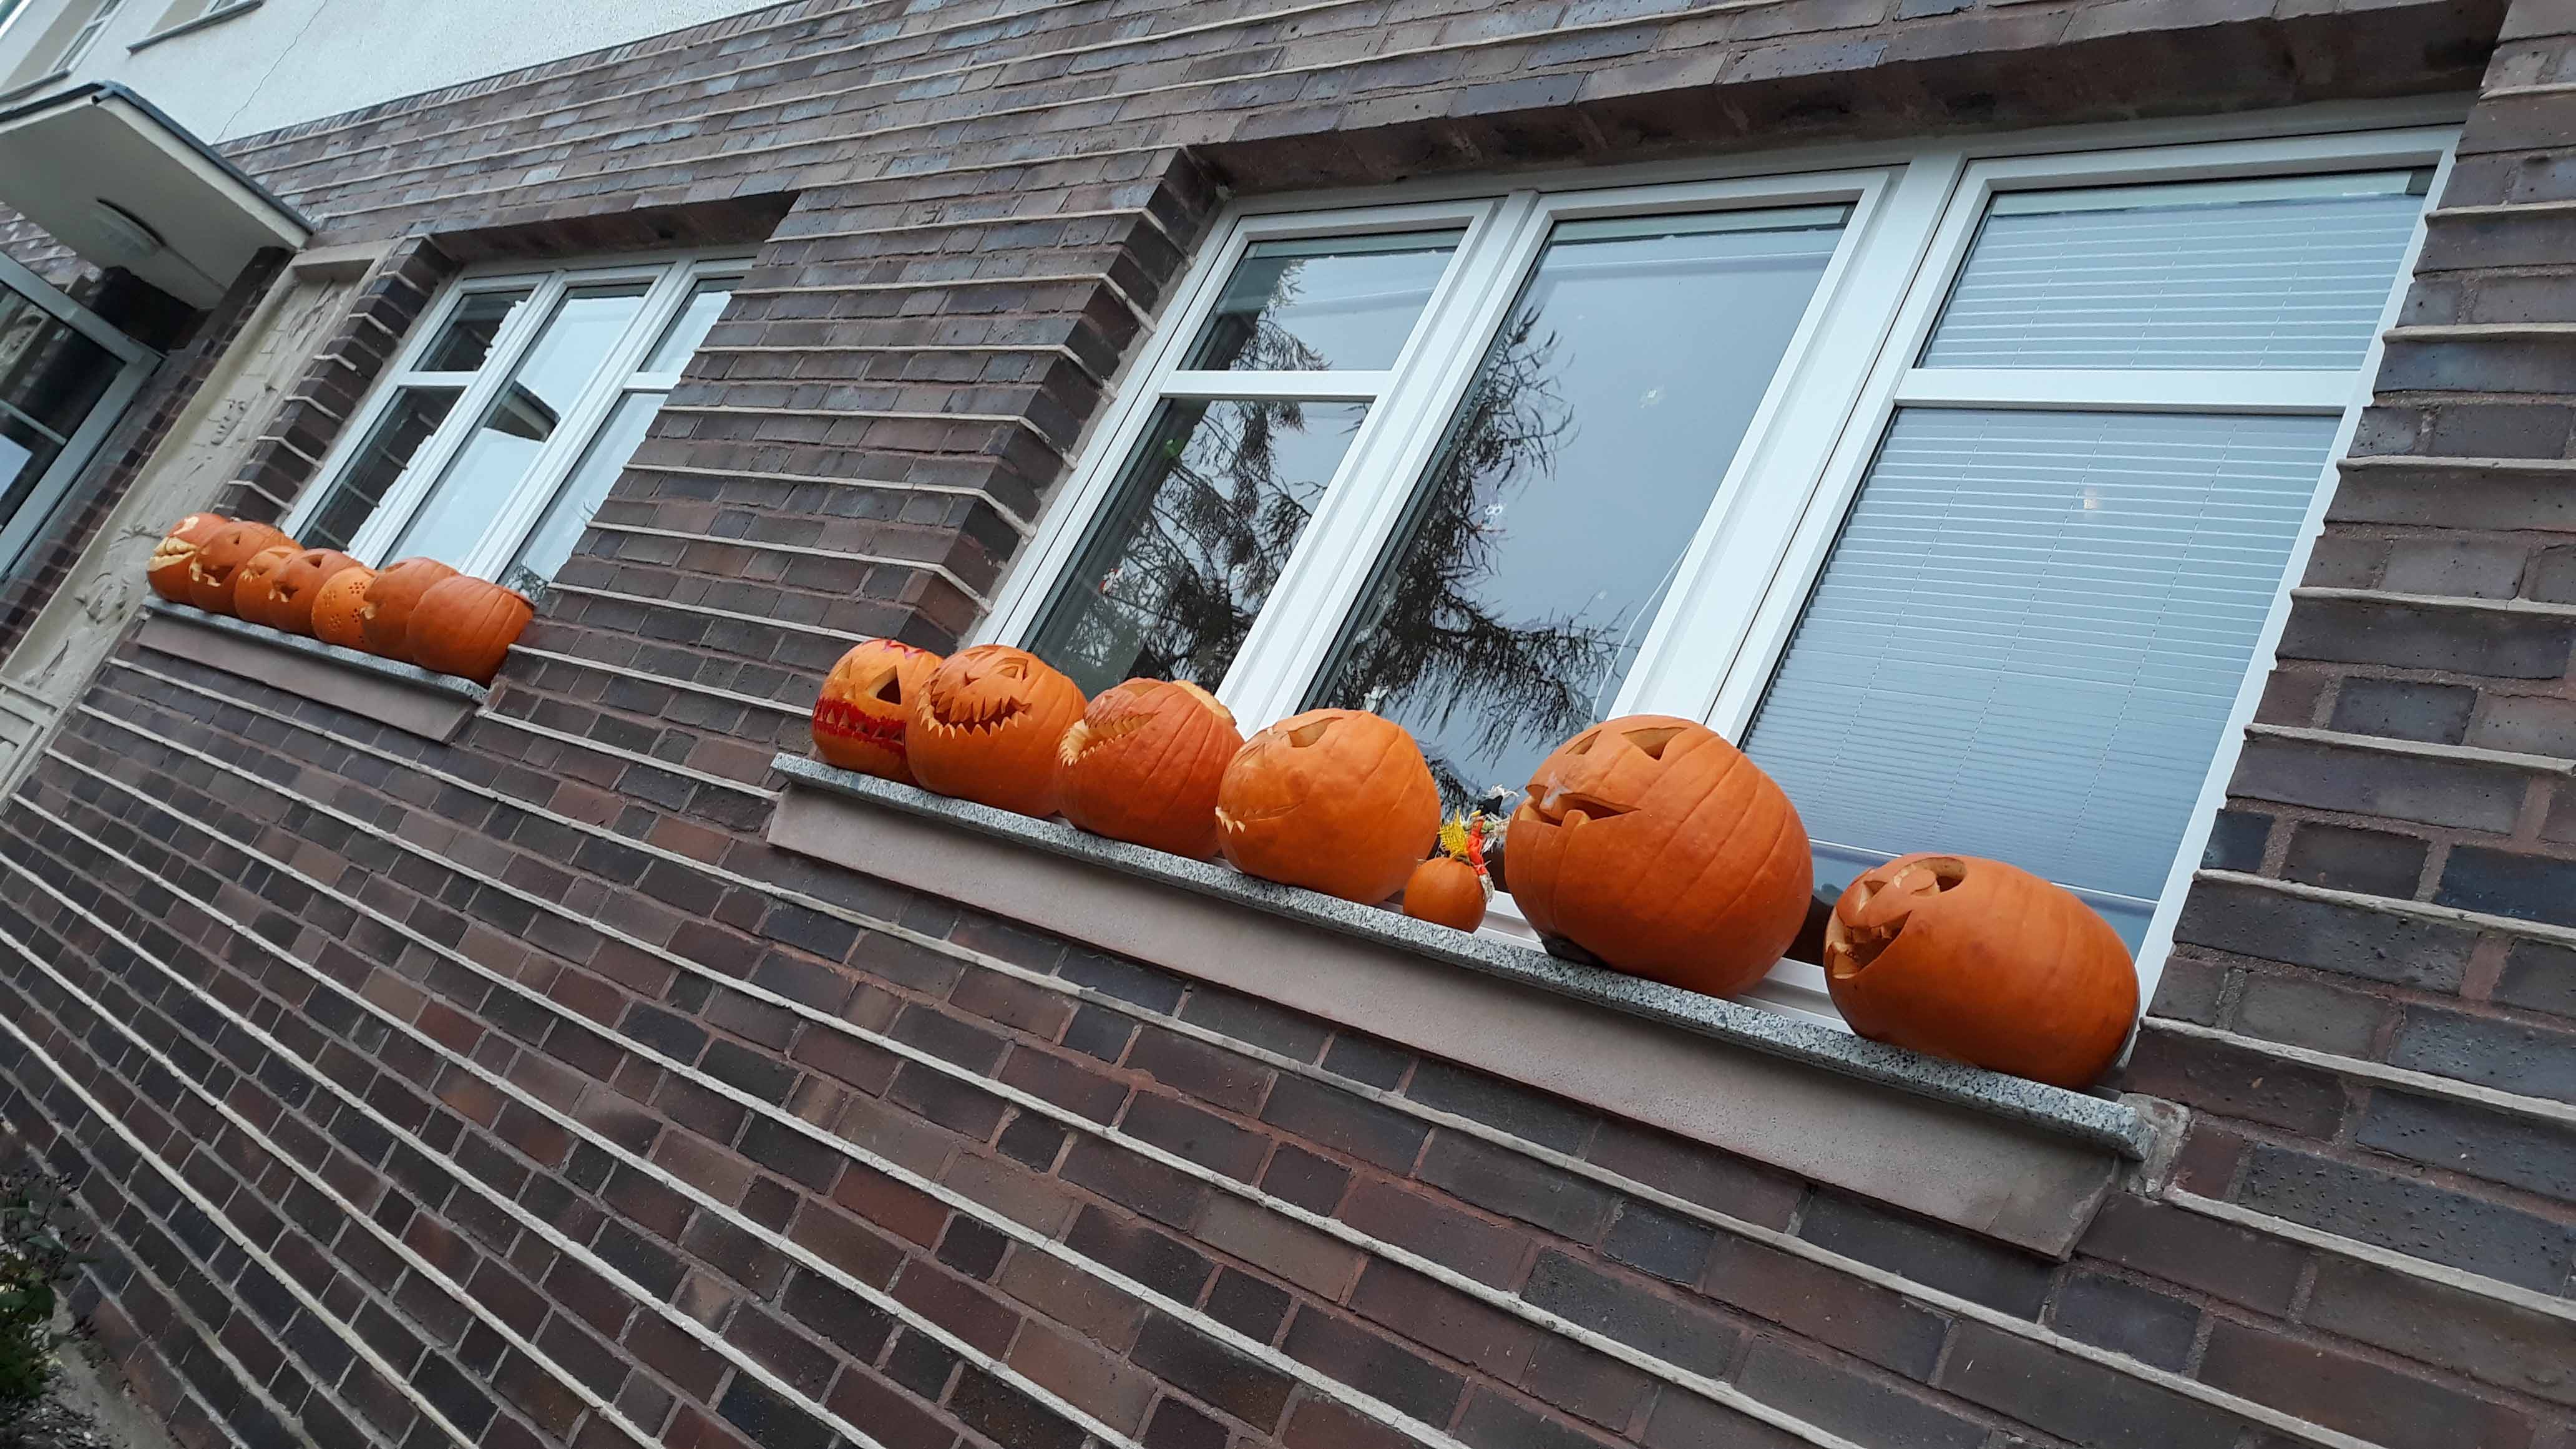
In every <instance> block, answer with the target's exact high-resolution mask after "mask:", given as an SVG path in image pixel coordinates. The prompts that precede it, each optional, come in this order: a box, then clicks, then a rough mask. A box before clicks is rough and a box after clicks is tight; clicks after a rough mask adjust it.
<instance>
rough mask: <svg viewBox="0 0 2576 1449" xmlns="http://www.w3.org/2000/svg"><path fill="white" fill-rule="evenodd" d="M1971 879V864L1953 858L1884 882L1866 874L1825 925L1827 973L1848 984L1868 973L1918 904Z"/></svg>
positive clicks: (1923, 863) (1930, 861) (1916, 866)
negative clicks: (1862, 973)
mask: <svg viewBox="0 0 2576 1449" xmlns="http://www.w3.org/2000/svg"><path fill="white" fill-rule="evenodd" d="M1967 878H1968V866H1967V862H1965V861H1963V860H1960V859H1958V858H1957V857H1956V856H1948V855H1936V856H1931V857H1928V858H1926V859H1923V860H1918V861H1916V862H1914V863H1913V864H1911V865H1909V866H1907V867H1906V868H1905V869H1903V870H1901V871H1898V872H1897V873H1896V874H1895V875H1894V876H1893V877H1891V878H1890V879H1887V880H1884V881H1879V882H1875V883H1873V882H1872V881H1871V880H1870V878H1869V877H1868V876H1866V875H1864V876H1862V877H1861V878H1860V879H1859V880H1857V881H1855V882H1853V883H1852V884H1853V894H1852V896H1851V897H1850V898H1849V899H1846V900H1845V901H1843V902H1842V903H1841V904H1840V905H1837V906H1836V907H1835V908H1834V913H1833V916H1832V917H1831V918H1830V919H1829V920H1827V921H1826V922H1825V969H1826V970H1827V971H1828V972H1830V973H1831V974H1832V975H1833V976H1834V977H1835V978H1836V979H1837V980H1844V981H1848V980H1850V979H1851V978H1852V977H1854V976H1857V975H1859V974H1860V973H1861V972H1863V971H1866V970H1868V969H1869V965H1870V963H1871V962H1873V961H1875V960H1877V959H1878V958H1879V955H1880V953H1882V952H1884V951H1885V950H1886V949H1887V948H1888V947H1890V946H1893V945H1895V944H1896V938H1897V937H1898V936H1900V935H1903V934H1904V932H1905V926H1906V923H1907V922H1909V921H1911V920H1912V919H1913V918H1914V908H1915V907H1916V906H1919V905H1921V904H1923V903H1924V902H1925V901H1927V900H1930V899H1931V898H1932V897H1934V896H1937V895H1939V894H1941V893H1942V892H1943V891H1946V890H1949V889H1951V888H1952V887H1954V886H1956V885H1958V884H1959V883H1960V882H1961V881H1964V880H1966V879H1967Z"/></svg>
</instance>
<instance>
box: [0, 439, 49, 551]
mask: <svg viewBox="0 0 2576 1449" xmlns="http://www.w3.org/2000/svg"><path fill="white" fill-rule="evenodd" d="M62 451H63V440H62V439H60V438H57V437H55V436H53V435H52V434H50V433H48V432H46V431H45V430H44V429H42V428H39V427H36V426H35V425H34V424H32V423H29V422H28V421H27V420H26V419H25V418H22V417H20V416H18V415H17V414H16V413H13V412H8V411H5V410H0V528H5V527H7V526H8V525H9V524H10V523H11V522H12V521H13V520H14V519H15V518H16V516H17V513H18V505H20V504H22V503H24V502H26V501H27V495H29V494H31V493H33V492H35V491H36V484H37V483H39V482H40V481H42V480H43V478H44V476H45V470H46V469H48V468H51V467H52V466H54V459H55V458H57V457H59V456H61V454H62Z"/></svg>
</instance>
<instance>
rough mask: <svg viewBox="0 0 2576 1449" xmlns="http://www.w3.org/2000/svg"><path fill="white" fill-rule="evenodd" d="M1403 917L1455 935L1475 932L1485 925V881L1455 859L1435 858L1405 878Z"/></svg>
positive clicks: (1416, 868) (1465, 864) (1441, 856)
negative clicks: (1442, 928)
mask: <svg viewBox="0 0 2576 1449" xmlns="http://www.w3.org/2000/svg"><path fill="white" fill-rule="evenodd" d="M1404 913H1405V914H1406V915H1408V916H1411V917H1413V918H1414V919H1415V920H1417V921H1429V922H1430V923H1431V924H1433V925H1435V926H1447V927H1448V928H1449V929H1451V930H1453V931H1472V930H1474V929H1476V928H1477V927H1478V926H1481V925H1483V924H1485V878H1484V877H1483V876H1481V875H1478V874H1477V873H1476V868H1475V867H1474V866H1472V865H1469V864H1468V863H1467V862H1465V861H1463V860H1460V859H1459V858H1458V857H1456V856H1454V855H1435V856H1433V857H1431V858H1430V859H1429V860H1426V861H1424V862H1423V863H1422V864H1420V865H1417V866H1415V867H1414V868H1413V874H1412V875H1410V876H1408V877H1406V878H1405V882H1404Z"/></svg>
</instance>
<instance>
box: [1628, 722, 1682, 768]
mask: <svg viewBox="0 0 2576 1449" xmlns="http://www.w3.org/2000/svg"><path fill="white" fill-rule="evenodd" d="M1680 733H1681V729H1680V727H1679V726H1677V725H1661V726H1657V727H1656V728H1654V729H1643V730H1630V731H1628V732H1627V734H1626V735H1624V736H1623V737H1622V738H1624V739H1626V740H1627V741H1628V743H1629V744H1631V745H1634V746H1635V747H1637V748H1638V749H1640V750H1643V751H1644V752H1645V753H1646V754H1647V755H1648V756H1649V757H1651V758H1653V759H1658V760H1660V759H1662V758H1663V757H1664V746H1666V745H1669V744H1671V743H1672V742H1673V736H1675V735H1678V734H1680Z"/></svg>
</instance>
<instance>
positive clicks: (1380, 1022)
mask: <svg viewBox="0 0 2576 1449" xmlns="http://www.w3.org/2000/svg"><path fill="white" fill-rule="evenodd" d="M773 765H774V767H775V768H776V769H777V770H778V772H779V773H780V774H782V775H784V776H785V777H786V779H787V787H788V788H787V789H786V791H785V792H784V793H783V794H782V795H781V797H780V800H779V803H778V808H777V810H776V811H775V812H774V813H773V814H772V815H771V817H770V822H769V829H768V839H769V841H770V843H771V844H772V845H775V846H777V847H778V848H780V849H782V850H790V851H794V852H797V853H799V854H802V855H809V856H813V857H816V858H819V859H822V860H827V861H831V862H833V863H835V864H838V865H842V866H845V867H848V868H849V869H852V870H856V871H859V872H861V873H863V874H867V875H871V876H875V877H878V878H880V879H883V880H888V881H892V882H894V883H896V884H898V885H903V886H908V887H911V888H914V889H917V890H922V891H925V892H929V893H932V894H935V895H938V896H941V897H944V898H946V899H949V900H953V901H956V902H959V903H961V904H964V905H967V906H971V907H973V908H975V909H978V910H982V911H988V912H991V913H993V914H995V915H999V916H1004V917H1007V918H1010V919H1013V920H1017V921H1021V922H1023V923H1026V924H1028V925H1031V926H1035V927H1037V928H1039V929H1042V930H1046V931H1049V932H1052V933H1055V934H1057V935H1062V936H1067V937H1071V938H1073V939H1076V940H1079V941H1083V942H1085V943H1087V944H1089V945H1092V946H1096V947H1099V948H1101V949H1103V950H1108V951H1114V952H1118V953H1120V954H1122V955H1127V956H1132V957H1135V958H1137V959H1139V960H1144V961H1149V962H1152V963H1154V964H1155V965H1158V966H1162V967H1164V968H1166V969H1168V970H1172V971H1176V972H1179V973H1181V974H1184V975H1188V976H1193V977H1197V978H1199V979H1202V980H1206V981H1211V982H1215V983H1217V984H1220V985H1223V986H1226V987H1229V988H1231V989H1233V990H1237V991H1242V992H1247V993H1249V994H1252V995H1255V996H1260V997H1263V998H1266V999H1268V1000H1271V1001H1275V1002H1277V1003H1279V1004H1281V1005H1283V1006H1287V1007H1290V1008H1293V1009H1295V1010H1298V1011H1303V1012H1306V1013H1308V1014H1310V1015H1313V1016H1318V1017H1321V1018H1324V1019H1325V1020H1328V1021H1332V1022H1336V1023H1338V1024H1341V1025H1345V1026H1349V1027H1353V1028H1356V1029H1358V1030H1362V1031H1367V1032H1370V1033H1373V1034H1375V1035H1377V1036H1380V1037H1385V1038H1388V1039H1390V1040H1393V1041H1396V1042H1400V1043H1402V1044H1404V1045H1406V1046H1408V1047H1412V1048H1414V1049H1415V1050H1418V1051H1424V1052H1429V1053H1431V1054H1433V1055H1436V1056H1441V1057H1446V1058H1448V1059H1450V1060H1452V1061H1456V1062H1460V1063H1463V1064H1465V1065H1468V1066H1471V1067H1475V1068H1478V1069H1481V1070H1483V1071H1487V1072H1490V1073H1493V1074H1494V1075H1496V1076H1500V1077H1505V1078H1508V1079H1510V1080H1513V1081H1516V1082H1520V1083H1522V1084H1524V1085H1527V1086H1531V1087H1535V1088H1538V1089H1540V1090H1542V1091H1547V1092H1553V1093H1556V1094H1558V1095H1561V1096H1565V1097H1569V1098H1572V1099H1574V1100H1576V1101H1580V1102H1584V1103H1586V1104H1588V1105H1590V1106H1593V1107H1596V1108H1599V1109H1601V1110H1603V1111H1606V1112H1611V1113H1614V1114H1616V1115H1619V1116H1622V1117H1625V1118H1628V1119H1631V1120H1634V1121H1638V1122H1643V1123H1647V1124H1649V1125H1652V1126H1656V1127H1660V1128H1663V1129H1665V1130H1667V1131H1670V1132H1674V1133H1678V1134H1680V1135H1682V1136H1684V1137H1688V1138H1692V1139H1694V1140H1696V1141H1700V1142H1704V1143H1707V1144H1709V1145H1711V1146H1714V1147H1718V1148H1721V1149H1723V1150H1725V1151H1728V1152H1733V1153H1738V1154H1741V1155H1743V1156H1746V1157H1750V1158H1754V1159H1757V1160H1759V1161H1763V1162H1768V1163H1770V1164H1772V1165H1774V1166H1777V1167H1780V1168H1783V1169H1785V1170H1787V1171H1790V1172H1794V1173H1798V1174H1800V1175H1802V1176H1806V1177H1810V1178H1813V1179H1815V1180H1818V1181H1822V1182H1827V1183H1831V1184H1834V1185H1836V1186H1838V1187H1843V1188H1847V1189H1849V1190H1852V1191H1855V1192H1859V1193H1863V1194H1866V1195H1868V1196H1870V1197H1874V1198H1877V1199H1879V1200H1880V1201H1883V1202H1888V1203H1892V1204H1895V1205H1897V1206H1900V1207H1904V1208H1907V1209H1910V1210H1912V1211H1915V1212H1919V1213H1922V1214H1924V1215H1926V1216H1928V1217H1933V1218H1938V1219H1940V1220H1942V1221H1945V1222H1950V1223H1955V1224H1958V1225H1960V1226H1963V1227H1967V1228H1970V1229H1973V1230H1975V1231H1978V1232H1982V1233H1986V1234H1988V1235H1990V1236H1993V1237H1996V1238H2000V1239H2002V1240H2004V1241H2007V1242H2011V1243H2015V1244H2018V1245H2020V1246H2022V1247H2025V1248H2030V1249H2033V1250H2036V1251H2039V1252H2045V1253H2050V1254H2054V1255H2058V1256H2063V1255H2064V1254H2066V1253H2067V1252H2069V1251H2071V1250H2072V1248H2073V1246H2074V1244H2075V1241H2076V1239H2077V1238H2078V1237H2079V1236H2081V1234H2082V1233H2083V1230H2084V1227H2085V1225H2086V1224H2087V1223H2089V1222H2090V1221H2091V1220H2092V1216H2093V1213H2094V1211H2095V1209H2096V1208H2098V1207H2099V1206H2100V1204H2101V1202H2102V1200H2103V1197H2104V1196H2105V1195H2106V1194H2107V1193H2108V1192H2109V1190H2110V1189H2111V1187H2112V1185H2113V1184H2114V1182H2115V1181H2116V1180H2117V1179H2118V1178H2119V1176H2120V1175H2121V1173H2122V1172H2124V1171H2125V1170H2126V1169H2127V1167H2128V1165H2129V1164H2130V1163H2131V1162H2132V1161H2134V1160H2136V1159H2139V1158H2142V1157H2144V1156H2145V1155H2146V1154H2147V1152H2148V1149H2149V1147H2150V1145H2151V1139H2150V1132H2149V1128H2148V1126H2147V1124H2146V1122H2145V1121H2144V1119H2142V1118H2141V1117H2140V1115H2139V1114H2138V1113H2137V1112H2136V1111H2134V1110H2132V1109H2131V1108H2130V1107H2128V1106H2127V1105H2125V1104H2123V1103H2121V1102H2118V1101H2115V1100H2112V1099H2109V1098H2106V1097H2094V1096H2087V1095H2085V1094H2083V1093H2079V1092H2069V1091H2064V1090H2062V1089H2059V1088H2056V1087H2049V1086H2043V1085H2041V1084H2039V1083H2036V1082H2028V1081H2023V1080H2021V1079H2019V1078H2016V1077H2006V1076H2002V1075H1999V1074H1997V1073H1994V1072H1987V1071H1980V1070H1978V1069H1976V1068H1973V1067H1963V1066H1958V1065H1955V1064H1953V1063H1949V1062H1943V1061H1938V1060H1935V1059H1933V1058H1930V1057H1924V1056H1920V1055H1917V1054H1915V1053H1913V1052H1908V1051H1903V1050H1900V1049H1898V1048H1894V1047H1887V1046H1882V1045H1879V1044H1877V1043H1875V1042H1868V1041H1863V1040H1861V1039H1860V1038H1858V1037H1855V1036H1852V1035H1850V1034H1849V1033H1846V1032H1841V1031H1836V1030H1834V1029H1832V1028H1830V1027H1825V1026H1819V1025H1817V1024H1815V1023H1813V1022H1807V1021H1800V1020H1797V1019H1795V1018H1792V1017H1788V1016H1783V1015H1778V1014H1775V1013H1771V1012H1766V1011H1762V1010H1759V1009H1756V1008H1753V1007H1748V1006H1743V1005H1740V1004H1737V1003H1735V1002H1730V1001H1722V1000H1719V999H1717V998H1714V997H1708V996H1702V995H1699V994H1697V993H1695V992H1689V991H1682V990H1679V989H1676V988H1673V987H1669V986H1663V985H1660V984H1657V983H1655V982H1650V981H1642V980H1639V979H1637V978H1635V977H1630V976H1623V975H1620V974H1618V973H1616V972H1610V971H1602V970H1597V969H1593V968H1589V967H1584V966H1577V965H1574V964H1572V963H1570V962H1565V961H1559V960H1556V959H1555V958H1553V957H1550V956H1547V955H1545V954H1543V953H1540V952H1537V951H1533V950H1529V949H1527V948H1525V947H1521V946H1516V945H1513V944H1512V943H1510V942H1507V941H1499V940H1495V939H1492V938H1490V937H1484V936H1470V935H1465V934H1462V933H1460V932H1457V931H1451V930H1447V929H1445V928H1442V927H1438V926H1432V925H1427V924H1425V923H1423V922H1420V921H1415V920H1411V919H1409V918H1407V917H1405V916H1402V915H1398V914H1396V913H1393V912H1390V911H1384V910H1378V909H1373V908H1370V907H1364V906H1354V905H1351V904H1350V903H1348V902H1345V901H1340V900H1335V899H1332V898H1331V897H1328V896H1322V895H1318V894H1316V893H1314V892H1312V891H1305V890H1298V889H1296V888H1294V887H1288V886H1280V885H1274V884H1272V883H1270V882H1268V881H1261V880H1254V879H1252V878H1250V877H1247V876H1244V875H1241V874H1239V873H1237V872H1235V871H1234V870H1232V869H1229V868H1228V867H1226V866H1224V865H1222V864H1215V863H1210V862H1205V861H1193V860H1184V859H1181V858H1179V857H1177V856H1171V855H1165V854H1163V853H1161V852H1159V851H1153V850H1146V849H1143V848H1140V847H1137V846H1132V845H1125V844H1121V843H1119V842H1117V841H1111V840H1103V839H1101V838H1099V837H1097V836H1093V835H1088V834H1085V833H1083V832H1081V831H1078V830H1075V829H1074V828H1072V827H1071V826H1069V825H1065V824H1063V823H1062V822H1059V821H1044V820H1031V819H1028V818H1026V817H1024V816H1019V815H1013V814H1010V813H1008V812H1006V811H1000V810H993V809H989V808H987V807H985V806H981V805H975V804H970V803H968V802H965V801H961V800H951V799H947V798H945V797H942V796H938V795H932V794H929V793H928V792H926V791H922V790H916V789H913V788H911V787H909V786H905V785H899V784H895V783H893V782H891V781H886V780H879V779H876V778H873V777H871V776H866V775H857V774H852V773H850V772H848V771H845V770H836V769H833V768H831V767H830V766H827V765H823V764H820V763H818V762H816V761H813V760H809V759H806V758H803V757H802V756H796V755H780V756H779V757H777V759H776V760H775V761H773Z"/></svg>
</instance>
